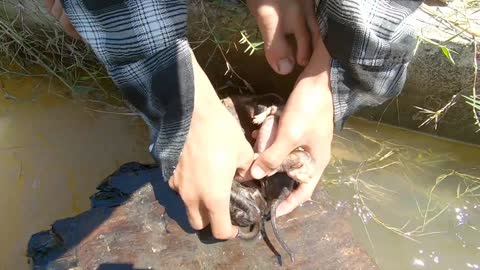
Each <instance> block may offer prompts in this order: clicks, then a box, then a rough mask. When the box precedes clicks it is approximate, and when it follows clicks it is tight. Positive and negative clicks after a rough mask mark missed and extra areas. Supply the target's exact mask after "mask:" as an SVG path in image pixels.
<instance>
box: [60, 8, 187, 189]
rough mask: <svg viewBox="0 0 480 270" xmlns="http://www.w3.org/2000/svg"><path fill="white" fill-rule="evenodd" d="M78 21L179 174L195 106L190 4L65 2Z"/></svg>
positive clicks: (158, 155) (163, 160)
mask: <svg viewBox="0 0 480 270" xmlns="http://www.w3.org/2000/svg"><path fill="white" fill-rule="evenodd" d="M64 8H65V11H66V13H67V14H68V16H69V17H70V20H71V21H72V24H73V25H74V27H75V28H76V30H77V31H78V33H79V34H80V35H81V36H82V38H83V39H84V41H85V42H87V43H88V44H89V45H90V46H91V47H92V49H93V50H94V52H95V54H96V55H97V57H98V58H99V60H100V61H102V62H103V63H104V64H105V67H106V68H107V70H108V72H109V74H110V76H111V77H112V79H113V81H114V82H115V84H116V85H117V86H118V88H119V89H120V91H121V92H122V94H123V95H124V97H125V98H126V99H127V100H128V101H129V102H130V103H131V104H132V105H133V106H135V107H136V108H137V109H138V110H139V111H140V112H141V113H142V116H143V118H144V119H145V121H146V122H147V123H148V124H149V126H150V127H151V130H152V133H153V134H152V135H153V136H152V149H151V153H152V155H153V157H154V158H155V159H156V160H157V161H158V162H159V163H160V165H161V167H162V172H163V175H164V177H165V178H166V179H165V180H168V178H169V177H170V176H171V174H172V173H173V170H174V168H175V166H176V165H177V163H178V159H179V155H180V152H181V151H182V148H183V146H184V143H185V140H186V136H187V134H188V131H189V127H190V121H191V117H192V112H193V105H194V91H195V87H194V75H193V68H192V61H191V59H192V55H191V50H190V48H189V45H188V42H187V40H186V27H187V24H186V20H187V7H186V2H181V1H167V2H164V1H157V0H144V1H130V2H129V4H128V5H126V4H125V1H123V0H111V1H97V0H65V1H64Z"/></svg>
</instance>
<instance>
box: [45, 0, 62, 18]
mask: <svg viewBox="0 0 480 270" xmlns="http://www.w3.org/2000/svg"><path fill="white" fill-rule="evenodd" d="M45 4H46V5H47V8H48V13H49V14H50V15H52V16H53V17H55V19H57V20H58V19H60V16H62V13H63V6H62V3H61V2H60V0H53V1H48V0H47V1H45Z"/></svg>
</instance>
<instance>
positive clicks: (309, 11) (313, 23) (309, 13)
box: [305, 0, 320, 48]
mask: <svg viewBox="0 0 480 270" xmlns="http://www.w3.org/2000/svg"><path fill="white" fill-rule="evenodd" d="M305 1H306V3H305V7H306V9H305V20H306V22H307V26H308V30H309V31H310V37H311V45H312V48H314V47H315V42H316V41H317V39H318V38H320V26H319V23H318V20H317V15H316V14H315V2H314V1H312V0H305Z"/></svg>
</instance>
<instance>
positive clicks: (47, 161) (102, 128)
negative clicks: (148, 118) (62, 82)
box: [0, 77, 150, 270]
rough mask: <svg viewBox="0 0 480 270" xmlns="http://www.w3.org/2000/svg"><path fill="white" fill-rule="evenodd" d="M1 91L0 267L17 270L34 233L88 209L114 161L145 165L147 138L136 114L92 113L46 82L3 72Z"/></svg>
mask: <svg viewBox="0 0 480 270" xmlns="http://www.w3.org/2000/svg"><path fill="white" fill-rule="evenodd" d="M0 81H2V77H0ZM2 88H3V89H4V90H6V91H7V93H8V94H6V93H5V92H4V91H0V221H1V225H0V250H1V252H0V269H1V270H3V269H8V270H12V269H19V270H22V269H29V267H28V265H27V259H26V257H25V256H24V254H25V251H26V245H27V242H28V239H29V237H30V235H31V234H33V233H35V232H38V231H39V230H43V229H48V227H49V225H50V224H51V223H52V222H53V221H55V220H56V219H61V218H65V217H69V216H72V215H75V214H78V213H80V212H82V211H84V210H86V209H88V208H89V199H88V198H89V196H90V195H91V194H93V193H94V191H95V187H96V185H97V184H98V183H99V182H100V181H101V180H102V179H104V178H105V177H106V176H108V175H109V174H110V173H112V172H113V171H114V170H115V169H116V168H117V167H118V166H119V165H121V164H123V163H125V162H129V161H140V162H150V157H149V154H148V152H147V147H148V144H147V139H148V137H147V132H146V129H145V127H144V126H143V124H142V122H141V121H139V119H138V118H137V117H132V116H125V115H114V114H107V113H96V112H92V111H89V110H87V109H86V106H89V105H91V104H87V103H84V102H76V103H74V102H72V101H71V100H69V99H65V98H62V97H60V96H57V95H56V94H58V93H60V90H62V87H58V86H55V85H53V84H49V82H48V80H46V79H43V80H41V79H32V78H26V77H23V78H22V77H19V78H11V79H8V80H6V79H5V77H3V84H2ZM48 92H50V94H49V93H48ZM54 93H55V94H54Z"/></svg>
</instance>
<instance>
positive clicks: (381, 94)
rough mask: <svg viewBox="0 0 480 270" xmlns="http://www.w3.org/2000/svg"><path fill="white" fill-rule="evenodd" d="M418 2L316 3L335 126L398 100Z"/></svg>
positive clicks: (360, 0) (364, 0)
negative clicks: (361, 111)
mask: <svg viewBox="0 0 480 270" xmlns="http://www.w3.org/2000/svg"><path fill="white" fill-rule="evenodd" d="M422 2H423V1H421V0H319V1H318V2H317V17H318V20H319V23H320V29H321V31H322V35H323V37H324V40H325V45H326V46H327V49H328V51H329V53H330V55H331V56H332V59H333V60H332V67H331V86H332V92H333V105H334V110H335V112H334V118H335V126H336V128H337V129H341V128H342V127H343V125H344V123H345V120H346V119H347V118H348V117H349V116H351V115H352V114H353V113H355V112H356V111H358V110H359V109H361V108H363V107H367V106H376V105H379V104H381V103H383V102H385V101H386V100H388V99H390V98H392V97H395V96H397V95H398V94H400V92H401V90H402V88H403V85H404V83H405V79H406V75H407V66H408V64H409V62H410V60H411V59H412V56H413V53H414V49H415V46H416V36H415V32H414V29H413V27H412V26H411V23H410V20H411V19H412V16H411V14H412V13H413V12H414V11H415V10H416V9H417V8H418V7H419V6H420V5H421V4H422Z"/></svg>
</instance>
